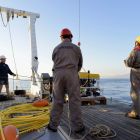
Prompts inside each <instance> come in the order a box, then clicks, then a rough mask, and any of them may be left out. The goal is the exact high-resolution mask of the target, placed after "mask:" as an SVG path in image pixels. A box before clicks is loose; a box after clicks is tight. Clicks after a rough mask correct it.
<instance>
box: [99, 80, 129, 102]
mask: <svg viewBox="0 0 140 140" xmlns="http://www.w3.org/2000/svg"><path fill="white" fill-rule="evenodd" d="M100 88H101V94H102V95H103V96H105V97H107V98H111V99H116V100H119V101H122V102H126V103H131V98H130V80H129V79H101V80H100Z"/></svg>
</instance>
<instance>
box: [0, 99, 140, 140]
mask: <svg viewBox="0 0 140 140" xmlns="http://www.w3.org/2000/svg"><path fill="white" fill-rule="evenodd" d="M19 101H20V99H18V102H19ZM22 101H23V102H26V100H24V99H22ZM0 103H1V106H0V108H1V109H3V107H4V106H6V105H7V104H8V105H9V104H10V105H12V104H13V103H15V101H14V100H13V101H11V102H10V101H6V102H3V103H2V102H0ZM2 104H3V105H2ZM67 109H68V107H67V105H65V107H64V113H63V115H62V119H61V123H60V128H59V131H58V132H57V133H53V132H50V131H48V130H45V131H41V132H40V133H38V132H34V133H29V134H25V135H23V136H21V137H20V140H25V139H31V140H32V139H34V138H36V137H38V136H39V138H37V140H46V139H47V140H62V139H66V140H69V139H70V138H69V137H68V135H69V130H70V129H69V125H68V124H69V121H68V117H67ZM81 109H82V114H83V120H84V124H85V126H86V131H85V132H82V133H81V134H75V133H73V132H72V133H71V135H70V137H71V138H73V139H81V138H82V137H83V136H84V135H85V134H87V133H88V131H89V129H90V128H92V127H95V125H97V124H104V125H107V126H109V127H110V128H111V129H114V131H115V132H116V134H117V135H116V137H113V138H107V139H106V140H111V139H112V140H140V120H135V119H130V118H127V117H125V116H124V115H125V113H126V112H127V111H128V110H129V109H130V105H129V104H125V103H121V102H119V101H114V100H112V101H107V105H93V106H81ZM43 132H45V133H44V134H43ZM41 135H42V136H41ZM93 139H94V140H100V138H98V137H97V136H93V137H92V136H90V135H86V136H85V137H84V138H83V140H93Z"/></svg>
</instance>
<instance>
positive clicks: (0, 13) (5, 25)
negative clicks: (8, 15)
mask: <svg viewBox="0 0 140 140" xmlns="http://www.w3.org/2000/svg"><path fill="white" fill-rule="evenodd" d="M0 15H1V20H2V23H3V26H4V27H7V25H8V22H7V23H6V24H5V23H4V19H3V16H2V12H1V9H0Z"/></svg>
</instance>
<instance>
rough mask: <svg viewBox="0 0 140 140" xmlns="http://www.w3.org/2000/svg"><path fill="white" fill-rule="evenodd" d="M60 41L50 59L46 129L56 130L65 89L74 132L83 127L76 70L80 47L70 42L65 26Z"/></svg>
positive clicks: (68, 32)
mask: <svg viewBox="0 0 140 140" xmlns="http://www.w3.org/2000/svg"><path fill="white" fill-rule="evenodd" d="M60 37H61V41H62V42H61V43H60V44H59V45H58V46H57V47H55V49H54V51H53V54H52V60H53V62H54V66H53V78H54V83H53V84H54V86H53V87H54V89H53V95H54V102H53V107H52V110H51V114H50V123H49V125H48V129H49V130H51V131H53V132H56V131H57V127H58V125H59V123H60V118H61V115H62V112H63V104H64V96H65V91H67V93H68V97H69V111H70V121H71V128H72V130H73V131H74V132H76V133H78V132H82V131H84V129H85V127H84V125H83V121H82V115H81V109H80V106H81V97H80V85H79V76H78V72H79V71H80V69H81V67H82V63H83V58H82V54H81V50H80V48H79V47H78V46H77V45H75V44H73V43H72V37H73V35H72V33H71V31H70V30H69V29H67V28H65V29H63V30H62V31H61V35H60Z"/></svg>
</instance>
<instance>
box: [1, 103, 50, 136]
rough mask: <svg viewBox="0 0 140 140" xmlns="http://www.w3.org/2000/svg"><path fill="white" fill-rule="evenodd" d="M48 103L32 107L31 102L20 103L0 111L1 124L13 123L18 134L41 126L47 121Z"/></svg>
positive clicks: (3, 125)
mask: <svg viewBox="0 0 140 140" xmlns="http://www.w3.org/2000/svg"><path fill="white" fill-rule="evenodd" d="M49 114H50V105H49V106H46V107H34V106H33V105H32V104H30V103H29V104H20V105H16V106H11V107H8V108H6V109H4V110H1V111H0V115H1V116H0V118H1V125H2V127H5V126H7V125H14V126H16V127H17V128H18V130H19V134H23V133H27V132H31V131H34V130H37V129H40V128H43V127H44V126H46V125H47V124H48V123H49Z"/></svg>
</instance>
